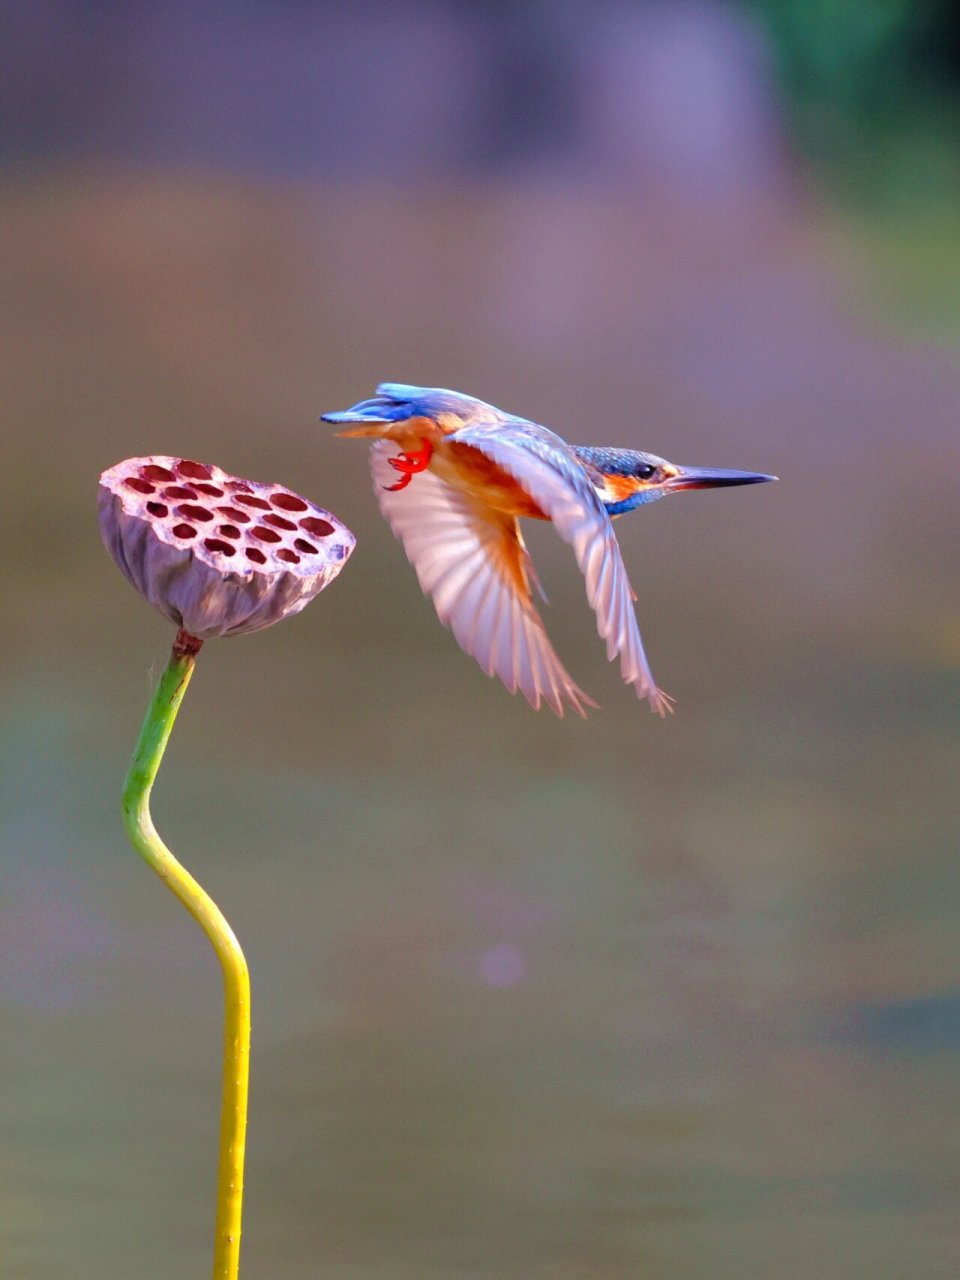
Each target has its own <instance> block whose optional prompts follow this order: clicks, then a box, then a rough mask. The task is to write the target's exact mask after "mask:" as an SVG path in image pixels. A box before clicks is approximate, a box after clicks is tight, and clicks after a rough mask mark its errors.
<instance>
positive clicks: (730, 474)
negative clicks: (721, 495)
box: [663, 467, 777, 493]
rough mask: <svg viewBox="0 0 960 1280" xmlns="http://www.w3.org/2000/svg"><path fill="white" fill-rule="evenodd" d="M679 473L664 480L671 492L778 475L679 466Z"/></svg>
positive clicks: (770, 477)
mask: <svg viewBox="0 0 960 1280" xmlns="http://www.w3.org/2000/svg"><path fill="white" fill-rule="evenodd" d="M676 471H677V474H676V475H675V476H671V477H670V479H669V480H665V481H664V482H663V487H664V489H666V490H667V491H668V492H670V493H675V492H677V491H678V490H679V489H723V488H727V487H728V486H730V485H735V484H763V483H764V482H765V481H767V480H776V479H777V477H776V476H767V475H763V474H762V473H761V472H759V471H724V470H722V469H721V468H720V467H677V469H676Z"/></svg>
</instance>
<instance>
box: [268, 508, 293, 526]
mask: <svg viewBox="0 0 960 1280" xmlns="http://www.w3.org/2000/svg"><path fill="white" fill-rule="evenodd" d="M263 523H264V524H272V525H273V527H274V528H275V529H287V530H294V529H296V527H297V526H296V525H295V524H294V523H293V521H292V520H285V519H284V518H283V516H278V515H274V513H273V512H272V511H271V512H270V514H269V515H268V516H264V517H263Z"/></svg>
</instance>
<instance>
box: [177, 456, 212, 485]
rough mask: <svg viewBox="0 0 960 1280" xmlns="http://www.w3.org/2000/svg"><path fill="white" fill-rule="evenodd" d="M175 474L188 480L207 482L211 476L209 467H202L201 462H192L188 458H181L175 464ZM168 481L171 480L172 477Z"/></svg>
mask: <svg viewBox="0 0 960 1280" xmlns="http://www.w3.org/2000/svg"><path fill="white" fill-rule="evenodd" d="M177 472H178V474H179V475H181V476H186V477H187V478H188V479H189V480H209V479H211V477H212V476H213V472H212V471H211V470H210V468H209V467H206V466H204V464H203V463H202V462H193V461H191V459H190V458H181V460H180V461H179V462H178V463H177ZM170 479H171V480H172V479H173V476H171V477H170Z"/></svg>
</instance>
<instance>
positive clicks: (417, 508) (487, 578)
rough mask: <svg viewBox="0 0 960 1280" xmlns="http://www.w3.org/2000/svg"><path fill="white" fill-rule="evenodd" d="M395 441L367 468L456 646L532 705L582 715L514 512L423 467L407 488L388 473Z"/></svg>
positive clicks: (587, 702)
mask: <svg viewBox="0 0 960 1280" xmlns="http://www.w3.org/2000/svg"><path fill="white" fill-rule="evenodd" d="M395 453H396V449H395V447H394V446H393V445H392V444H390V443H388V442H386V441H383V442H380V443H378V444H375V445H374V446H373V449H372V451H371V469H372V471H373V479H374V486H375V488H376V493H377V498H378V500H379V503H380V510H381V511H382V512H383V514H384V516H385V517H386V519H387V520H388V522H389V524H390V527H391V529H392V530H393V532H394V534H395V535H396V536H397V537H398V538H399V539H400V541H401V542H402V543H403V549H404V551H406V553H407V558H408V560H409V561H410V563H411V564H412V565H413V567H414V568H415V569H416V571H417V577H418V578H419V579H420V586H421V587H422V588H423V590H424V592H425V593H426V594H427V595H429V596H430V597H431V598H432V599H433V603H434V605H435V607H436V610H437V615H438V617H439V618H440V621H441V622H442V623H443V624H444V626H447V627H450V629H451V630H452V631H453V634H454V635H455V636H456V638H457V642H458V644H459V645H460V647H461V648H462V649H463V650H464V651H465V652H466V653H469V654H470V655H471V656H472V657H474V658H476V660H477V661H478V662H479V663H480V666H481V667H482V668H483V670H484V671H485V672H486V673H487V675H497V676H499V677H500V679H501V680H502V681H503V683H504V684H505V685H506V686H507V688H508V689H509V690H510V692H511V693H515V692H516V691H517V689H519V690H520V691H521V692H522V693H523V695H524V697H525V698H526V699H527V701H528V702H529V703H530V704H531V706H533V707H539V705H540V702H541V700H542V701H544V702H546V704H547V705H548V706H549V707H552V708H553V710H554V711H555V712H556V713H557V715H559V716H562V715H563V712H564V708H565V707H566V706H569V707H572V708H573V710H574V711H576V712H577V713H578V715H581V716H582V715H586V707H587V706H595V705H596V703H594V702H592V701H591V699H590V698H589V697H587V695H586V694H585V693H584V692H583V690H582V689H580V688H578V687H577V685H576V684H575V683H574V681H573V680H572V679H571V677H570V676H569V675H568V673H567V671H566V669H565V668H564V666H563V663H562V662H561V661H560V659H559V657H558V656H557V654H556V652H555V650H554V648H553V645H552V644H551V643H550V639H549V637H548V636H547V632H546V629H545V627H544V625H543V619H542V618H541V617H540V615H539V613H538V612H537V610H536V607H535V606H534V603H533V600H532V598H531V595H530V585H529V572H528V562H529V557H528V555H527V551H526V549H525V547H524V545H523V541H522V539H521V537H520V529H519V526H518V525H517V521H516V520H515V519H514V518H513V517H511V516H505V515H503V514H502V513H500V512H497V511H494V510H492V509H490V508H489V507H486V506H484V505H483V504H482V503H479V502H476V501H475V500H474V499H472V498H471V497H470V496H469V495H468V494H465V493H463V492H461V491H460V490H459V489H455V488H453V487H452V486H451V485H448V484H447V483H446V482H445V481H443V480H441V479H439V478H438V477H437V476H435V475H432V474H431V473H430V472H429V471H425V472H423V473H422V474H421V475H418V476H416V478H415V480H414V482H413V484H411V485H410V487H409V488H406V489H402V490H394V491H390V490H388V489H387V488H385V487H384V486H386V485H388V484H390V483H392V482H395V481H396V478H397V477H396V472H395V471H393V470H392V468H391V467H390V465H389V461H388V459H389V458H390V457H391V456H393V455H395Z"/></svg>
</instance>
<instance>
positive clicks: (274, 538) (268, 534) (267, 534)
mask: <svg viewBox="0 0 960 1280" xmlns="http://www.w3.org/2000/svg"><path fill="white" fill-rule="evenodd" d="M250 532H251V533H252V534H253V536H254V537H255V538H259V539H260V541H261V542H279V541H280V535H279V533H277V531H276V530H275V529H265V528H264V527H263V525H262V524H258V525H256V527H255V528H253V529H251V530H250Z"/></svg>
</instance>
